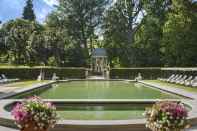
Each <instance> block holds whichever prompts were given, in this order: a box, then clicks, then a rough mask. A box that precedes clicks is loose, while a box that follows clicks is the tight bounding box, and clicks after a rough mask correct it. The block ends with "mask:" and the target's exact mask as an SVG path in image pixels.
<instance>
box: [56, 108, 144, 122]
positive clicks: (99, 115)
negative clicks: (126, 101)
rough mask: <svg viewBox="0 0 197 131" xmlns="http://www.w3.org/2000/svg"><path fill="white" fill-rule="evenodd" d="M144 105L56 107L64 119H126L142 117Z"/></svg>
mask: <svg viewBox="0 0 197 131" xmlns="http://www.w3.org/2000/svg"><path fill="white" fill-rule="evenodd" d="M144 111H145V106H139V105H135V106H134V105H132V106H122V105H121V106H117V105H116V106H111V107H110V106H107V107H106V106H80V107H78V106H77V107H76V106H71V107H64V108H61V109H58V111H57V113H58V115H59V116H61V119H66V120H128V119H141V118H144V116H143V113H144Z"/></svg>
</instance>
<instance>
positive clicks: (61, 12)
mask: <svg viewBox="0 0 197 131" xmlns="http://www.w3.org/2000/svg"><path fill="white" fill-rule="evenodd" d="M97 47H99V48H106V49H107V53H108V60H109V63H110V65H111V66H112V67H148V66H149V67H150V66H151V67H156V66H166V67H167V66H196V65H197V59H196V58H197V53H196V52H197V2H195V1H193V0H151V1H150V0H116V1H113V0H60V1H59V5H57V6H56V7H55V9H54V11H53V12H52V13H51V14H49V15H48V17H47V18H46V21H45V22H44V24H39V23H38V22H36V16H35V14H34V11H33V1H32V0H27V3H26V6H25V7H24V12H23V17H22V18H20V19H15V20H11V21H8V22H6V23H3V24H1V27H0V62H9V63H12V64H25V65H26V64H27V65H42V64H45V65H54V66H87V67H88V66H89V65H90V60H91V59H90V57H91V52H92V50H93V49H94V48H97Z"/></svg>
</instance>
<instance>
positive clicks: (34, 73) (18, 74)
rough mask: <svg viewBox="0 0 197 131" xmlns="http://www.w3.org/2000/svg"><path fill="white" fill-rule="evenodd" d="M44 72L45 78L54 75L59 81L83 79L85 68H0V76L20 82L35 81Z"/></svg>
mask: <svg viewBox="0 0 197 131" xmlns="http://www.w3.org/2000/svg"><path fill="white" fill-rule="evenodd" d="M41 70H43V72H45V78H46V79H51V78H52V75H53V73H56V74H57V76H59V77H60V78H61V79H64V78H76V79H77V78H79V79H83V78H85V71H86V69H85V68H56V67H55V68H51V67H45V68H40V67H39V68H26V67H24V68H0V74H5V75H6V76H7V77H8V78H19V79H21V80H30V79H37V77H38V75H39V74H40V71H41Z"/></svg>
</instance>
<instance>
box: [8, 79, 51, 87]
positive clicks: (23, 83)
mask: <svg viewBox="0 0 197 131" xmlns="http://www.w3.org/2000/svg"><path fill="white" fill-rule="evenodd" d="M43 82H47V80H45V81H37V80H29V81H21V82H15V83H11V84H8V85H7V86H9V87H21V88H24V87H29V86H32V85H34V84H38V83H43Z"/></svg>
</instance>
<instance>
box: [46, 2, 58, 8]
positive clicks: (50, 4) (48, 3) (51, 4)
mask: <svg viewBox="0 0 197 131" xmlns="http://www.w3.org/2000/svg"><path fill="white" fill-rule="evenodd" d="M43 1H44V2H45V3H46V4H47V5H49V6H51V7H52V6H54V5H58V1H57V0H43Z"/></svg>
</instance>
